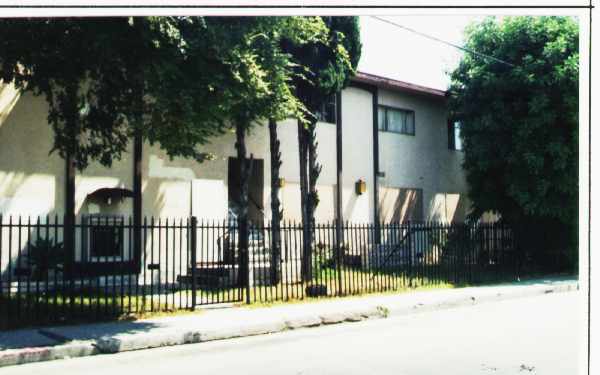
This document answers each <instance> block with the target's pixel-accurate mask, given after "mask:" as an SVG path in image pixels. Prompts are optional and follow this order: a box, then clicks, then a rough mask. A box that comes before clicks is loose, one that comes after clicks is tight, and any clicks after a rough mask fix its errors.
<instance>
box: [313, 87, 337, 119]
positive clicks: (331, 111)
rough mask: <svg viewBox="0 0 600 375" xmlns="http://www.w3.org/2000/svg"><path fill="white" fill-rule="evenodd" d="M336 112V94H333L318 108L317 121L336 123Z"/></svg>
mask: <svg viewBox="0 0 600 375" xmlns="http://www.w3.org/2000/svg"><path fill="white" fill-rule="evenodd" d="M335 112H336V106H335V94H333V95H330V96H329V97H328V98H327V100H325V101H324V102H323V103H321V108H319V110H317V112H316V113H315V115H316V116H317V121H321V122H329V123H332V124H335V115H336V113H335Z"/></svg>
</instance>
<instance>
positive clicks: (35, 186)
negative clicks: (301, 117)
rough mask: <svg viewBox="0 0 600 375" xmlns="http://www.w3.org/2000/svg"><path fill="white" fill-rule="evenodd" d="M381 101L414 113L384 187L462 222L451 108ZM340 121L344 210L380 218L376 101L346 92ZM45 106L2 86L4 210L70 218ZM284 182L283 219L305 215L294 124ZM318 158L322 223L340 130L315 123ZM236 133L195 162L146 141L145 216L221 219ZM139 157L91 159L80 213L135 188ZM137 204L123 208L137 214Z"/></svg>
mask: <svg viewBox="0 0 600 375" xmlns="http://www.w3.org/2000/svg"><path fill="white" fill-rule="evenodd" d="M379 101H380V103H381V104H385V105H390V106H396V107H402V108H408V109H412V110H414V111H415V121H416V124H415V129H416V134H415V136H407V135H402V134H393V133H385V132H380V133H379V138H380V139H379V144H380V146H379V152H380V169H381V171H383V172H385V177H384V178H380V179H379V183H380V185H381V186H382V189H388V190H389V189H395V188H404V189H406V188H417V189H422V191H423V204H422V207H423V210H424V213H423V217H424V219H437V220H462V218H463V217H464V211H465V209H466V207H467V202H466V200H465V192H466V185H465V181H464V175H463V172H462V170H461V167H460V163H461V158H462V153H461V152H457V151H452V150H448V147H447V127H446V110H445V107H444V102H443V99H433V98H428V97H425V96H419V95H414V94H405V93H399V92H391V91H387V90H379ZM342 102H343V106H342V110H343V113H342V118H343V160H344V165H343V195H342V202H343V203H342V204H343V207H342V208H343V214H344V219H345V220H350V221H355V222H369V221H373V219H374V216H373V215H374V205H375V202H374V200H373V160H372V147H373V134H372V96H371V93H369V92H368V91H366V90H362V89H358V88H354V87H350V88H347V89H345V90H344V91H343V93H342ZM47 110H48V106H47V105H46V103H45V101H44V99H43V98H35V97H33V96H31V95H28V94H26V95H23V96H22V97H21V96H20V95H19V94H18V93H16V92H15V91H14V90H13V89H12V87H11V86H2V87H1V88H0V213H2V214H4V215H7V214H15V215H18V214H21V215H46V214H55V213H56V214H63V213H64V174H65V173H64V172H65V165H64V161H63V160H62V159H61V158H60V157H59V156H58V155H57V154H56V153H52V154H49V152H50V150H51V148H52V138H53V135H52V130H51V128H50V127H49V125H48V124H47V121H46V116H47ZM278 132H279V137H280V140H281V152H282V159H283V165H282V168H281V176H282V177H283V178H284V179H285V180H286V185H285V187H284V188H282V190H281V194H280V198H281V200H282V208H283V210H284V218H285V219H294V220H299V219H300V191H299V177H298V175H299V174H298V142H297V124H296V121H294V120H287V121H282V122H280V123H279V124H278ZM317 138H318V141H319V151H318V161H319V162H320V163H321V164H322V165H323V169H322V172H321V176H320V177H319V183H318V190H319V198H320V204H319V206H318V207H317V210H316V213H315V214H316V219H317V221H326V220H332V219H333V218H334V215H335V194H336V193H335V191H336V189H335V184H336V150H335V125H333V124H327V123H319V124H318V125H317ZM268 139H269V138H268V129H267V127H266V126H264V125H262V126H256V127H255V128H254V129H253V130H252V132H251V135H250V136H249V137H248V140H247V143H248V151H249V153H252V154H253V156H254V158H255V159H263V161H264V195H263V197H264V201H263V202H262V203H263V207H264V211H265V214H266V218H267V219H268V218H270V161H269V143H268ZM234 143H235V137H234V134H233V133H228V134H224V135H223V136H220V137H217V138H215V139H213V140H212V141H211V142H210V143H209V144H207V145H205V146H203V147H202V151H204V152H210V153H212V154H214V156H215V159H214V160H210V161H206V162H204V163H198V162H196V161H193V160H186V159H182V158H176V159H174V160H170V159H169V157H168V156H167V155H166V154H165V153H164V152H163V151H162V150H160V148H159V147H158V146H157V145H154V146H151V145H149V144H144V147H143V159H142V191H143V202H142V206H143V214H144V215H145V216H160V217H187V216H189V215H192V214H193V215H196V216H198V217H205V218H211V219H219V220H221V219H224V218H225V215H226V213H227V205H228V202H227V183H228V182H227V168H228V158H229V157H235V155H236V152H235V148H234ZM132 158H133V156H132V154H131V153H125V154H123V156H122V158H121V160H116V161H115V162H114V164H113V166H112V168H105V167H103V166H101V165H99V164H98V163H92V164H91V165H90V166H89V167H88V168H87V169H86V170H84V171H82V172H78V173H77V175H76V179H75V182H76V197H75V198H76V210H77V213H78V214H84V213H88V212H93V211H94V210H96V208H95V207H94V206H90V203H93V202H87V201H86V199H87V198H86V197H87V195H88V194H89V193H91V192H93V191H94V190H96V189H98V188H103V187H122V188H127V189H132V187H133V186H132V183H133V160H132ZM358 179H363V180H365V181H366V184H367V192H366V193H365V194H362V195H357V194H356V193H355V191H354V189H355V188H354V184H355V182H356V181H357V180H358ZM130 201H131V199H126V200H125V201H124V202H123V203H122V204H121V205H119V206H118V208H115V209H117V210H118V211H121V212H122V213H123V214H131V213H132V204H131V202H130Z"/></svg>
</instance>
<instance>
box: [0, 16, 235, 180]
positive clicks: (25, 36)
mask: <svg viewBox="0 0 600 375" xmlns="http://www.w3.org/2000/svg"><path fill="white" fill-rule="evenodd" d="M226 32H227V30H226V29H224V27H223V25H222V24H215V23H211V24H209V23H207V22H205V19H204V18H202V17H145V18H102V19H95V18H66V19H58V18H49V19H25V20H20V19H12V20H3V22H2V23H0V48H1V50H2V51H3V53H2V56H0V74H1V76H0V78H1V79H2V80H3V81H4V82H5V83H11V82H12V83H14V84H15V85H16V87H18V88H19V89H21V90H22V91H30V92H32V93H33V94H35V95H42V96H44V97H45V98H46V100H47V101H48V103H49V105H50V110H49V114H48V122H49V124H50V125H51V126H52V128H53V130H54V136H55V139H54V148H53V151H55V150H56V151H58V153H59V154H60V155H61V156H62V157H63V158H66V157H67V156H69V157H71V158H73V159H74V161H75V162H76V164H77V166H78V167H79V168H80V169H83V168H85V167H86V166H87V164H88V163H89V162H90V161H92V160H97V161H99V162H101V163H102V164H103V165H106V166H110V165H111V163H112V161H113V159H115V158H116V159H119V158H120V156H121V154H122V153H123V152H124V151H126V149H127V145H128V143H129V140H130V139H131V137H132V136H133V134H134V133H136V132H137V133H138V134H141V135H142V136H143V138H145V139H146V140H148V141H150V142H151V143H158V144H159V145H160V147H161V148H163V149H164V150H165V151H166V152H167V153H168V154H169V155H170V156H171V157H175V156H182V157H192V158H195V159H196V160H199V161H202V160H204V159H205V158H206V157H207V154H205V153H203V152H201V150H199V149H198V146H199V145H202V144H204V143H206V142H208V141H209V139H210V138H211V137H213V136H216V135H219V134H221V133H223V132H224V131H225V130H226V129H227V123H226V119H227V117H228V115H229V114H230V104H231V103H230V102H229V101H228V98H229V93H228V91H227V90H226V89H227V87H228V83H229V82H231V81H232V79H233V78H232V77H231V71H230V69H229V66H228V65H227V64H226V63H225V62H224V61H220V60H218V59H216V58H215V57H214V53H213V51H214V50H215V48H216V47H219V48H220V47H223V45H222V43H223V41H222V40H221V37H222V35H224V34H226ZM222 88H224V90H222Z"/></svg>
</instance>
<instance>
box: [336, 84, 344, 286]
mask: <svg viewBox="0 0 600 375" xmlns="http://www.w3.org/2000/svg"><path fill="white" fill-rule="evenodd" d="M335 110H336V113H335V152H336V169H337V180H336V197H335V200H336V202H335V203H336V204H335V210H336V213H335V218H336V220H335V246H336V254H337V258H338V259H337V262H336V263H337V267H338V272H337V274H338V295H341V294H342V272H341V267H342V258H343V257H342V248H341V246H342V244H343V243H344V233H343V231H342V222H343V220H344V218H343V216H342V215H343V213H342V182H343V179H342V177H343V175H342V170H343V159H342V92H341V91H340V92H337V93H336V94H335Z"/></svg>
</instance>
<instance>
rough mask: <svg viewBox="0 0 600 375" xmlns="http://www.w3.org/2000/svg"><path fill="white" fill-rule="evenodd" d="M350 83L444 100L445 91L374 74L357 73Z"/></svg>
mask: <svg viewBox="0 0 600 375" xmlns="http://www.w3.org/2000/svg"><path fill="white" fill-rule="evenodd" d="M352 81H353V82H355V83H364V84H370V85H373V86H377V87H379V88H384V89H389V90H395V91H404V92H410V93H415V94H424V95H427V96H433V97H437V98H445V97H446V91H443V90H438V89H434V88H430V87H425V86H421V85H415V84H413V83H408V82H403V81H398V80H395V79H391V78H386V77H381V76H377V75H374V74H369V73H364V72H357V73H356V75H355V76H354V77H352Z"/></svg>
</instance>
